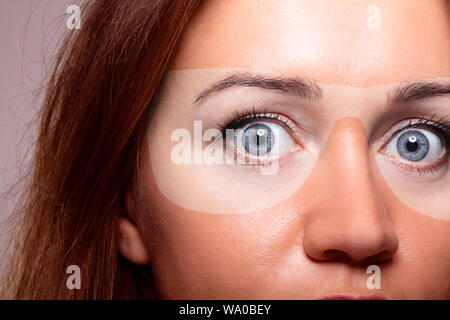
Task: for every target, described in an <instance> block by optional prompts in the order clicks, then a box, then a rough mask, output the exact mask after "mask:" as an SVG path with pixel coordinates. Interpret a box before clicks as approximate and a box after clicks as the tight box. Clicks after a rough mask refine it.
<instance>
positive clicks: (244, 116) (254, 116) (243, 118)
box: [218, 107, 297, 136]
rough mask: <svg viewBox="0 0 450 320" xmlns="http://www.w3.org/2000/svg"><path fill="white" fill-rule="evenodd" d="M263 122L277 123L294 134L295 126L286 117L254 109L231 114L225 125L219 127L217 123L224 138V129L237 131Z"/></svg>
mask: <svg viewBox="0 0 450 320" xmlns="http://www.w3.org/2000/svg"><path fill="white" fill-rule="evenodd" d="M264 120H265V121H273V122H276V123H279V124H280V125H281V126H283V127H285V128H286V129H288V130H289V131H290V132H292V133H296V127H297V125H296V123H295V122H294V121H292V120H291V119H289V118H288V117H286V116H284V115H282V114H280V113H272V112H267V111H263V112H256V111H255V108H254V107H253V108H252V110H250V111H249V110H245V111H244V113H239V111H236V112H235V113H233V115H232V118H231V119H230V120H228V121H227V124H225V125H221V124H219V123H218V126H219V127H220V129H221V130H222V134H223V136H225V133H226V132H225V131H226V129H237V128H241V127H243V126H244V125H247V124H250V123H253V122H258V121H264Z"/></svg>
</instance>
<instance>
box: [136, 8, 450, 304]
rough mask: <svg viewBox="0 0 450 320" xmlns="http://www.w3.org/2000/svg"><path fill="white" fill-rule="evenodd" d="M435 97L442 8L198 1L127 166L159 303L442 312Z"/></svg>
mask: <svg viewBox="0 0 450 320" xmlns="http://www.w3.org/2000/svg"><path fill="white" fill-rule="evenodd" d="M449 88H450V9H449V8H448V7H447V4H446V2H445V1H441V0H432V1H422V0H409V1H403V0H377V1H363V0H345V1H344V0H341V1H325V0H320V1H309V0H304V1H303V0H290V1H270V0H267V1H260V0H227V1H221V0H212V1H207V2H206V3H205V4H204V5H203V6H202V7H201V9H200V11H199V12H198V14H197V15H196V17H195V19H194V20H193V22H192V23H191V24H190V26H189V27H188V29H187V30H186V32H185V34H184V37H183V39H182V43H181V47H180V51H179V53H178V55H177V56H176V58H175V60H174V61H173V63H172V65H171V68H170V71H169V72H168V74H167V76H166V79H165V81H164V85H163V87H162V89H161V92H160V95H159V98H158V101H156V107H155V110H154V112H153V113H152V115H151V118H150V121H149V126H148V136H147V137H148V139H147V142H148V143H147V144H146V145H145V146H144V149H145V151H146V152H144V153H143V159H142V161H141V163H142V168H141V170H142V173H143V174H142V181H141V186H140V192H141V194H142V195H143V198H144V201H145V203H146V204H148V205H141V206H140V207H141V210H143V212H142V214H143V215H144V217H145V219H144V222H143V223H141V225H140V227H139V229H140V232H141V235H142V237H143V239H144V241H145V244H146V246H147V248H148V251H149V255H150V263H151V265H152V268H153V272H154V275H155V278H156V283H157V287H158V290H159V291H160V294H161V297H162V298H181V299H191V298H192V299H204V298H205V299H208V298H210V299H310V298H311V299H317V298H323V297H334V298H339V297H341V298H342V297H346V298H349V297H360V298H361V297H366V298H367V297H369V298H370V297H372V298H373V297H375V296H378V297H385V298H389V299H435V298H438V299H439V298H441V299H445V298H450V201H449V199H450V167H449V156H448V147H449V145H450V142H449V138H450V131H449V126H450V118H449V114H450V112H449V110H450V94H448V93H449ZM227 129H228V131H227ZM221 160H224V161H221ZM147 209H148V210H147ZM373 265H375V266H376V267H379V272H375V273H373V274H372V273H368V267H369V266H373ZM376 267H375V269H377V268H376ZM372 268H373V267H372ZM372 268H369V270H372ZM377 270H378V269H377ZM369 277H371V278H370V279H369ZM376 279H378V280H380V282H378V280H376ZM374 286H375V288H374Z"/></svg>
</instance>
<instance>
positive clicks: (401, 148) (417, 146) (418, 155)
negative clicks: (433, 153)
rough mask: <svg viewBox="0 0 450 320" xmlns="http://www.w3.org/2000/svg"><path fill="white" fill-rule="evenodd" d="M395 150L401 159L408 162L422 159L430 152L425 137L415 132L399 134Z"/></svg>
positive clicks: (428, 143)
mask: <svg viewBox="0 0 450 320" xmlns="http://www.w3.org/2000/svg"><path fill="white" fill-rule="evenodd" d="M397 150H398V153H399V155H400V156H401V157H402V158H405V159H406V160H408V161H414V162H417V161H420V160H422V159H424V158H425V157H426V156H427V154H428V151H429V150H430V142H429V141H428V139H427V137H426V136H425V135H424V134H422V133H420V132H419V131H417V130H409V131H406V132H405V133H403V134H401V135H400V137H399V138H398V140H397Z"/></svg>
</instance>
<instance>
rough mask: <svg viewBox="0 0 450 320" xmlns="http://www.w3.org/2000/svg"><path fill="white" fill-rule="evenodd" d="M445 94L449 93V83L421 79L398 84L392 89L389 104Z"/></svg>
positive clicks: (404, 102)
mask: <svg viewBox="0 0 450 320" xmlns="http://www.w3.org/2000/svg"><path fill="white" fill-rule="evenodd" d="M445 94H450V85H445V84H440V83H437V82H422V81H418V82H412V83H407V84H400V85H399V86H398V87H397V88H396V89H395V90H394V93H393V95H392V98H391V101H390V104H406V103H408V102H411V101H415V100H420V99H425V98H431V97H436V96H442V95H445Z"/></svg>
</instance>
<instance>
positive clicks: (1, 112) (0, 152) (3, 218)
mask: <svg viewBox="0 0 450 320" xmlns="http://www.w3.org/2000/svg"><path fill="white" fill-rule="evenodd" d="M70 4H77V1H75V0H73V1H67V0H0V268H1V266H2V262H3V263H4V261H5V259H3V255H4V248H5V245H6V243H7V239H8V237H9V233H8V226H9V222H8V220H7V218H8V217H9V216H11V212H12V208H13V206H14V203H15V202H16V201H20V199H19V197H18V193H19V192H20V184H18V181H19V180H20V177H21V174H22V175H23V172H24V170H23V169H24V168H25V167H26V164H27V160H26V159H29V156H30V155H31V154H32V152H33V149H32V147H33V140H34V138H35V125H34V122H33V121H32V120H33V118H34V116H35V114H36V111H37V110H39V104H40V101H41V98H42V92H43V89H42V83H41V82H42V79H43V78H44V77H45V74H46V70H48V69H49V67H50V66H51V63H52V58H53V57H54V55H55V52H56V48H57V46H58V41H59V40H60V38H61V35H62V34H63V32H65V31H67V27H66V20H67V18H68V17H69V15H67V14H66V8H67V7H68V6H69V5H70ZM82 19H83V17H82V15H81V21H82ZM70 32H76V31H70ZM12 186H17V187H16V188H15V190H13V191H10V188H11V187H12Z"/></svg>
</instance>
